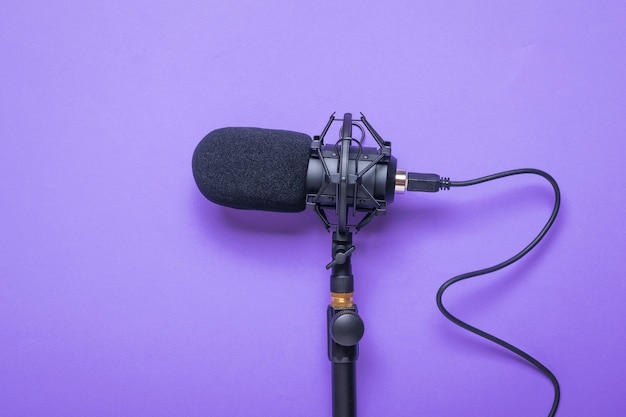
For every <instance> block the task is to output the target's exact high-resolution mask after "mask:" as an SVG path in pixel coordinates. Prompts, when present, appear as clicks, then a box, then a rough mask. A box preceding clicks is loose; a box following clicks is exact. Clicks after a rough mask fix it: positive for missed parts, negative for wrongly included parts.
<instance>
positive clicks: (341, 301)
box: [330, 292, 354, 308]
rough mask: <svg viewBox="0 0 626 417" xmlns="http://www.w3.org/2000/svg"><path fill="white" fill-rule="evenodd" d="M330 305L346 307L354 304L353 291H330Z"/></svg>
mask: <svg viewBox="0 0 626 417" xmlns="http://www.w3.org/2000/svg"><path fill="white" fill-rule="evenodd" d="M330 305H331V306H333V307H334V308H348V307H352V306H354V293H353V292H331V293H330Z"/></svg>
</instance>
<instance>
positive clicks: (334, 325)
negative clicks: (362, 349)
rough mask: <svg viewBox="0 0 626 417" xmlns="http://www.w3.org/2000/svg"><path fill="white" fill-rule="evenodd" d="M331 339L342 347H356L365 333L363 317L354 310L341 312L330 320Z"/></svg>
mask: <svg viewBox="0 0 626 417" xmlns="http://www.w3.org/2000/svg"><path fill="white" fill-rule="evenodd" d="M328 331H329V332H330V337H332V339H333V341H334V342H335V343H337V344H338V345H341V346H354V345H356V344H357V343H359V340H361V338H362V337H363V333H364V332H365V325H364V324H363V320H361V317H359V315H358V314H357V313H356V311H353V310H340V311H338V312H337V313H336V314H335V315H334V316H333V317H332V318H331V319H330V328H329V329H328Z"/></svg>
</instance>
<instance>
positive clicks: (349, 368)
mask: <svg viewBox="0 0 626 417" xmlns="http://www.w3.org/2000/svg"><path fill="white" fill-rule="evenodd" d="M352 140H353V139H352V115H351V114H350V113H346V114H345V115H344V118H343V127H342V130H341V152H340V155H339V164H338V171H339V172H338V173H337V174H334V175H331V182H332V183H334V184H336V186H337V208H336V210H337V229H336V231H335V232H334V233H333V241H332V262H330V263H329V264H328V265H327V266H326V269H331V268H332V271H331V274H330V299H331V302H330V304H329V306H328V310H327V314H326V316H327V324H328V359H329V360H330V361H331V363H332V405H333V417H356V360H357V358H358V356H359V347H358V342H359V340H361V337H362V336H363V332H364V330H365V327H364V325H363V321H362V320H361V317H359V315H358V310H357V307H356V304H354V300H353V297H354V276H353V275H352V264H351V254H352V252H354V249H355V248H354V246H353V245H352V233H351V232H350V230H349V227H348V193H347V191H348V186H349V185H351V184H349V183H354V182H355V181H356V177H357V175H356V173H355V175H351V174H349V172H348V166H349V157H350V145H351V143H352ZM332 177H334V178H332Z"/></svg>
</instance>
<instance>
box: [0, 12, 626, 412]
mask: <svg viewBox="0 0 626 417" xmlns="http://www.w3.org/2000/svg"><path fill="white" fill-rule="evenodd" d="M308 3H310V4H304V2H294V1H267V2H260V1H259V2H255V1H229V2H218V1H209V2H206V1H205V2H181V1H178V2H148V1H143V2H142V1H116V2H104V3H102V4H99V3H91V4H90V2H79V1H75V2H72V1H59V2H41V1H23V0H22V1H13V0H10V1H4V2H3V3H2V5H1V6H0V57H1V58H0V83H1V84H0V86H1V87H0V138H1V140H2V147H1V149H0V244H1V252H0V253H1V254H0V277H1V279H0V415H2V416H256V415H267V416H329V415H330V376H329V374H330V365H329V363H328V360H327V358H326V351H325V349H326V346H325V343H326V333H325V325H326V321H325V320H326V319H325V308H326V305H327V303H328V272H327V271H326V270H325V269H324V266H325V265H326V263H327V262H328V261H329V252H330V237H329V235H328V234H326V233H325V232H324V230H323V228H322V226H321V223H320V222H319V221H318V220H317V219H316V218H315V216H314V214H313V213H312V212H309V211H306V212H303V213H300V214H280V213H258V212H239V211H235V210H229V209H226V208H222V207H219V206H215V205H212V204H210V203H209V202H207V201H206V200H204V199H203V198H202V196H201V195H200V194H199V192H198V191H197V189H196V187H195V184H194V182H193V178H192V175H191V155H192V152H193V149H194V147H195V145H196V144H197V143H198V141H199V140H200V139H201V138H202V137H203V136H204V135H205V134H206V133H207V132H208V131H210V130H213V129H215V128H218V127H224V126H257V127H267V128H282V129H290V130H296V131H302V132H307V133H309V134H311V135H314V134H319V133H320V132H321V130H322V128H323V126H324V124H325V123H326V121H327V118H328V116H329V115H330V113H331V112H333V111H337V112H338V113H339V114H342V113H344V112H348V111H349V112H353V113H355V114H358V112H360V111H362V112H364V113H365V114H366V115H367V116H368V119H369V120H370V121H371V122H372V124H373V125H374V126H375V127H376V129H377V130H378V132H379V133H380V134H381V135H382V136H383V137H384V138H385V139H386V140H390V141H392V143H393V147H394V154H395V155H396V156H397V157H398V159H399V164H400V165H401V166H402V167H406V168H408V169H410V170H412V171H422V172H437V173H439V174H441V175H445V176H450V177H452V179H453V180H463V179H469V178H474V177H477V176H481V175H485V174H489V173H493V172H497V171H501V170H505V169H511V168H520V167H536V168H541V169H545V170H547V171H549V172H550V173H551V174H552V175H554V176H555V177H556V178H557V179H558V181H559V182H560V184H561V187H562V192H563V199H564V200H563V207H562V213H561V216H560V217H559V219H558V221H557V224H556V225H555V227H554V229H553V231H552V233H551V234H550V235H549V236H548V237H547V238H546V240H545V241H543V242H542V243H541V245H540V246H539V247H538V249H537V250H536V251H535V252H533V253H532V255H531V256H529V257H528V258H527V259H525V260H524V261H523V262H522V263H520V264H519V265H516V266H514V267H511V268H508V269H506V270H504V271H502V272H500V273H498V274H495V275H493V276H488V277H483V278H478V279H476V280H474V281H471V282H464V283H463V284H460V285H459V286H458V287H453V289H451V291H450V293H449V294H448V296H447V297H446V301H447V304H448V306H449V307H450V309H451V310H452V311H454V312H455V313H458V314H459V315H460V316H461V317H463V318H464V319H466V320H468V321H470V322H472V323H473V324H476V325H478V326H479V327H481V328H484V329H485V330H488V331H491V332H494V333H495V334H497V335H499V336H501V337H503V338H504V339H506V340H508V341H510V342H512V343H514V344H518V345H519V346H520V347H522V348H524V349H526V350H528V352H529V353H531V354H533V355H535V356H536V357H537V358H538V359H540V360H541V361H543V362H544V363H545V364H546V365H547V366H548V367H550V368H551V369H552V370H553V371H554V372H555V373H556V375H557V376H558V377H559V379H560V382H561V385H562V390H563V399H562V403H561V409H560V413H559V415H562V416H591V415H602V416H622V415H625V414H626V397H625V396H624V389H625V388H626V377H625V372H626V361H624V358H623V352H624V341H625V340H626V326H625V325H624V316H625V313H626V302H625V299H626V280H625V279H624V270H625V267H626V261H625V260H624V248H625V247H626V236H625V230H626V227H625V226H626V221H625V219H624V206H625V205H626V194H625V192H624V187H623V185H622V182H623V180H624V174H626V168H625V165H624V162H623V161H624V159H625V157H626V136H625V134H626V117H625V116H626V106H625V102H626V101H625V98H626V96H625V94H626V53H625V51H626V34H625V30H624V25H625V24H626V3H624V2H623V1H614V2H584V1H576V2H574V1H560V2H544V1H531V2H508V3H509V4H508V5H504V4H502V3H501V2H454V3H452V2H419V3H418V2H412V1H405V2H400V1H390V2H384V4H383V3H382V2H380V4H377V3H374V2H354V1H347V2H330V1H318V2H308ZM371 144H372V143H371V142H370V145H371ZM551 204H552V195H551V191H550V188H549V186H548V185H547V183H545V182H543V181H542V180H541V179H539V178H537V177H533V176H527V177H521V178H511V179H508V180H503V181H501V182H499V183H494V184H489V185H487V184H485V185H483V186H480V187H475V188H469V189H455V190H452V191H448V192H446V193H439V194H434V195H430V194H429V195H426V194H408V195H403V196H398V197H397V199H396V202H395V203H394V205H393V206H391V209H390V213H389V214H388V215H387V216H386V217H385V218H381V219H377V220H376V221H375V222H374V223H373V224H372V225H371V226H369V227H368V228H366V229H365V230H364V231H363V232H362V233H360V234H359V235H357V236H356V237H355V244H356V246H357V251H356V252H355V254H354V257H353V265H354V271H355V276H356V286H357V292H356V300H357V302H358V305H359V308H360V311H361V313H362V316H363V318H364V320H365V323H366V335H365V337H364V339H363V341H362V343H361V358H360V360H359V363H358V375H359V386H358V393H359V410H360V413H359V415H360V416H361V417H367V416H388V415H394V416H415V415H422V416H466V415H469V416H475V415H480V416H503V415H506V416H524V417H526V416H544V415H547V413H548V410H549V407H550V404H551V400H552V388H551V385H550V383H549V381H548V380H547V379H546V378H544V377H543V376H542V375H540V374H539V373H538V372H536V371H535V370H534V369H533V368H532V367H530V366H528V365H527V364H525V363H523V362H522V361H520V360H518V359H516V358H515V357H512V356H511V355H509V354H507V353H504V352H503V351H502V350H501V349H499V348H496V347H494V346H492V345H491V344H489V343H487V342H483V341H482V340H479V339H478V338H476V337H474V336H472V335H470V334H468V333H466V332H464V331H463V330H461V329H458V328H456V327H455V326H454V325H452V324H451V323H449V322H448V321H447V320H446V319H445V318H443V317H442V316H441V315H440V313H439V312H438V310H437V309H436V305H435V292H436V290H437V288H438V286H439V285H440V284H441V283H442V282H443V281H445V280H446V279H448V278H450V277H452V276H453V275H456V274H459V273H463V272H466V271H469V270H472V269H476V268H481V267H485V266H488V265H491V264H493V263H496V262H499V261H500V260H502V259H504V258H506V257H508V256H510V255H511V254H513V253H514V252H516V251H518V250H519V249H521V247H523V246H524V245H525V244H526V243H527V242H528V241H529V240H530V239H531V238H532V237H533V236H534V234H536V233H537V231H538V230H539V228H540V227H541V226H542V225H543V223H544V222H545V220H546V219H547V216H548V215H549V212H550V209H551Z"/></svg>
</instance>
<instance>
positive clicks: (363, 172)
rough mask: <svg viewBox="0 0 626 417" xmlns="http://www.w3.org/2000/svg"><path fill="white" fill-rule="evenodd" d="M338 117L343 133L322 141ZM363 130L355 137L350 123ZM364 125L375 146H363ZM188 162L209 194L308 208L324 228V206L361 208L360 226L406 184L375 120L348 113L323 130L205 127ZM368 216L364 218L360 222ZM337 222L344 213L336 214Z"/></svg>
mask: <svg viewBox="0 0 626 417" xmlns="http://www.w3.org/2000/svg"><path fill="white" fill-rule="evenodd" d="M336 120H339V121H342V122H343V125H342V128H341V130H340V135H339V136H340V138H339V139H338V140H337V141H336V142H334V143H329V144H326V143H324V139H325V136H326V133H327V132H328V130H329V127H330V125H331V124H332V123H333V122H334V121H336ZM353 127H357V129H358V130H360V132H361V137H360V139H356V138H353V137H352V128H353ZM365 129H367V130H368V131H369V132H370V134H371V136H372V137H373V138H374V139H375V140H376V142H377V144H378V147H377V148H375V147H364V146H363V145H362V142H363V139H364V137H365ZM192 169H193V175H194V179H195V181H196V184H197V186H198V188H199V190H200V192H201V193H202V194H203V195H204V196H205V197H206V198H207V199H209V200H210V201H212V202H214V203H216V204H219V205H222V206H227V207H232V208H237V209H244V210H263V211H277V212H300V211H303V210H304V209H305V208H306V207H307V206H309V207H311V208H313V209H314V210H315V211H316V213H317V214H318V215H319V216H320V218H321V219H322V220H323V222H324V224H325V225H326V227H327V228H330V226H332V225H333V223H332V222H331V221H330V220H328V216H327V215H326V213H325V211H324V210H325V209H333V210H335V211H336V212H337V215H338V217H339V218H344V217H346V216H345V214H346V213H345V212H346V211H347V210H352V211H353V212H364V213H366V214H365V216H364V218H363V219H362V220H361V221H360V222H359V223H358V224H356V226H357V229H360V228H361V227H363V226H364V225H365V224H367V223H369V221H371V219H372V218H373V217H375V216H376V215H380V214H385V212H386V207H387V204H389V203H391V202H393V200H394V193H395V192H396V191H403V190H404V188H406V182H407V175H406V173H405V172H404V171H398V170H397V160H396V158H395V157H393V156H392V155H391V144H390V143H389V142H385V141H383V140H382V139H381V138H380V136H379V135H378V134H377V133H376V131H375V130H374V129H373V127H372V126H371V125H370V124H369V122H368V121H367V120H366V119H365V116H362V117H361V122H360V123H359V122H358V121H355V120H353V119H352V115H351V114H349V113H347V114H346V115H344V118H343V119H335V117H334V114H333V115H331V117H330V120H329V121H328V123H327V125H326V127H325V129H324V131H323V133H322V134H321V135H320V136H314V137H313V138H311V137H310V136H309V135H307V134H304V133H298V132H292V131H288V130H274V129H263V128H254V127H227V128H221V129H217V130H214V131H212V132H210V133H209V134H208V135H206V136H205V137H204V138H203V139H202V140H201V141H200V143H199V144H198V146H197V147H196V149H195V151H194V154H193V159H192ZM363 221H365V222H363ZM338 222H340V223H341V221H338Z"/></svg>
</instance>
